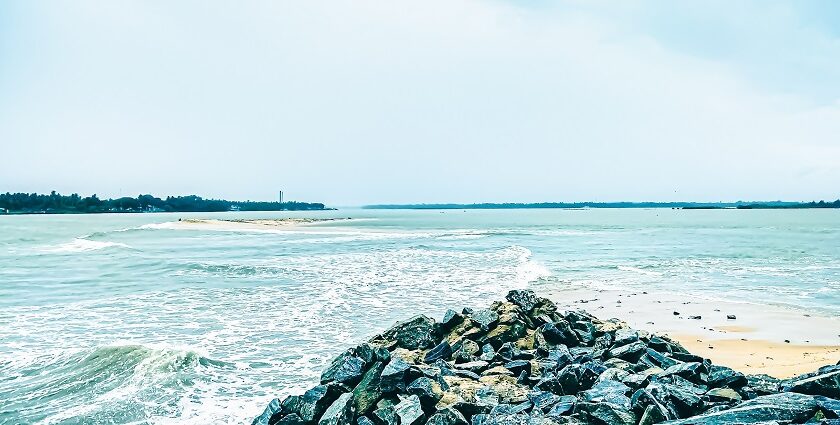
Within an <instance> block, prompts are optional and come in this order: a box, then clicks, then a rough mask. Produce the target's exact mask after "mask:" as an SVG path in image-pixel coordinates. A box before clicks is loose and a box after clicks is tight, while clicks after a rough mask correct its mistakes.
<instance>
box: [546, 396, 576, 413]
mask: <svg viewBox="0 0 840 425" xmlns="http://www.w3.org/2000/svg"><path fill="white" fill-rule="evenodd" d="M575 404H577V397H575V396H573V395H564V396H561V397H560V399H559V400H557V402H556V403H554V406H553V407H552V408H551V409H550V410H549V411H548V413H547V415H548V416H563V415H567V414H570V413H572V411H573V410H574V408H575Z"/></svg>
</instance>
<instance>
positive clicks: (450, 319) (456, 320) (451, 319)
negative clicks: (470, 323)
mask: <svg viewBox="0 0 840 425" xmlns="http://www.w3.org/2000/svg"><path fill="white" fill-rule="evenodd" d="M463 321H464V316H462V315H461V314H460V313H458V312H457V311H455V310H446V313H444V314H443V319H441V321H440V326H441V328H443V329H444V330H447V331H448V330H450V329H452V328H454V327H455V326H458V325H460V324H461V323H462V322H463Z"/></svg>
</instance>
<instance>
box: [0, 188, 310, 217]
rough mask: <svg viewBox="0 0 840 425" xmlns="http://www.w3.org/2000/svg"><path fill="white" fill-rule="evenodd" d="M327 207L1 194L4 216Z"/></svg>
mask: <svg viewBox="0 0 840 425" xmlns="http://www.w3.org/2000/svg"><path fill="white" fill-rule="evenodd" d="M323 209H325V208H324V204H321V203H308V202H282V203H281V202H256V201H244V202H239V201H225V200H222V199H204V198H202V197H200V196H196V195H189V196H167V197H166V199H161V198H157V197H154V196H152V195H140V196H138V197H136V198H131V197H123V198H117V199H100V198H99V197H97V196H96V195H91V196H88V197H84V198H83V197H81V196H79V195H78V194H75V193H74V194H72V195H61V194H59V193H56V192H55V191H53V192H51V193H50V194H49V195H42V194H37V193H8V192H6V193H4V194H0V213H2V212H6V213H16V214H28V213H32V214H34V213H42V214H72V213H105V212H216V211H300V210H323Z"/></svg>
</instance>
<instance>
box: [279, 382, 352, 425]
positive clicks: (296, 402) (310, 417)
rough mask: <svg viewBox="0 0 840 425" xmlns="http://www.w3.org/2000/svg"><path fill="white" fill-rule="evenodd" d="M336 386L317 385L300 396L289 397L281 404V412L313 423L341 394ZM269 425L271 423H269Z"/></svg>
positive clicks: (340, 389) (339, 387)
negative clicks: (293, 414) (295, 415)
mask: <svg viewBox="0 0 840 425" xmlns="http://www.w3.org/2000/svg"><path fill="white" fill-rule="evenodd" d="M342 392H343V391H342V388H341V386H339V385H337V384H327V385H318V386H316V387H313V388H311V389H309V390H308V391H306V392H305V393H303V395H302V396H296V397H294V396H293V397H289V398H288V399H287V400H284V401H283V403H281V405H282V408H281V412H283V413H284V414H286V413H295V414H297V415H298V416H299V417H300V419H302V420H303V421H304V422H307V423H310V422H315V420H316V419H318V418H320V417H321V415H322V414H323V413H324V411H325V410H327V408H328V407H329V406H330V405H331V404H332V402H333V401H335V400H336V399H337V398H338V396H339V395H340V394H341V393H342ZM269 423H273V422H271V421H269Z"/></svg>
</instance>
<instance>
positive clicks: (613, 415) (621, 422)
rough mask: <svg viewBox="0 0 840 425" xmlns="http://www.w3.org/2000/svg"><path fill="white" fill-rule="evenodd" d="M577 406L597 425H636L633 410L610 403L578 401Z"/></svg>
mask: <svg viewBox="0 0 840 425" xmlns="http://www.w3.org/2000/svg"><path fill="white" fill-rule="evenodd" d="M578 408H579V409H580V410H581V411H584V412H586V413H587V415H588V416H589V418H591V420H592V422H593V423H595V424H598V425H636V416H635V415H634V414H633V412H631V411H630V410H629V409H627V408H625V407H622V406H616V405H614V404H612V403H606V402H604V403H579V404H578Z"/></svg>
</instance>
